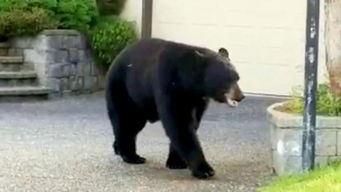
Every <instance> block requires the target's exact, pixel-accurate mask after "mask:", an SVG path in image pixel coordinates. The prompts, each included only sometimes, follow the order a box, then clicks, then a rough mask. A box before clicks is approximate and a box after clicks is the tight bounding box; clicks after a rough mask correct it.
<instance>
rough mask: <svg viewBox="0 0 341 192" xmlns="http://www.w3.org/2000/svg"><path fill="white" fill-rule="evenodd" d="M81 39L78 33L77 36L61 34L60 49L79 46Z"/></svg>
mask: <svg viewBox="0 0 341 192" xmlns="http://www.w3.org/2000/svg"><path fill="white" fill-rule="evenodd" d="M81 41H82V39H81V37H80V35H77V36H73V35H72V36H70V35H67V36H63V37H62V46H61V48H62V49H70V48H80V47H81V44H82V42H81Z"/></svg>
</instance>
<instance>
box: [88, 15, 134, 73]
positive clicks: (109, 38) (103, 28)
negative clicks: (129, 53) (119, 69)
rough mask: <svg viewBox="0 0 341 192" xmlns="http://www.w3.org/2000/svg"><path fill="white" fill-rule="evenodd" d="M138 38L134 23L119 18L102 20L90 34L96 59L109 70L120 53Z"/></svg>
mask: <svg viewBox="0 0 341 192" xmlns="http://www.w3.org/2000/svg"><path fill="white" fill-rule="evenodd" d="M136 38H137V37H136V33H135V30H134V27H133V25H132V23H130V22H127V21H124V20H122V19H119V18H117V17H105V18H101V19H100V22H99V23H98V25H97V26H95V27H94V28H93V29H92V30H91V32H90V41H91V44H92V48H93V50H94V53H95V56H96V59H97V61H98V63H99V64H101V65H102V66H103V67H105V68H108V67H109V65H110V64H111V62H112V61H113V59H114V58H115V57H116V56H117V55H118V54H119V52H120V51H121V50H122V49H124V48H125V47H126V46H127V45H128V44H130V43H132V42H134V41H135V40H136Z"/></svg>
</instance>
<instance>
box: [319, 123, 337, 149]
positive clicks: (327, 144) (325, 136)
mask: <svg viewBox="0 0 341 192" xmlns="http://www.w3.org/2000/svg"><path fill="white" fill-rule="evenodd" d="M336 154H337V152H336V130H326V129H323V130H317V131H316V155H320V156H327V155H329V156H335V155H336Z"/></svg>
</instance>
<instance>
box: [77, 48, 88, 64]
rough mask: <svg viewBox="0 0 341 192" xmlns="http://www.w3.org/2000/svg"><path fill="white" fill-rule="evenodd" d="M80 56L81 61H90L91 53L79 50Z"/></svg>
mask: <svg viewBox="0 0 341 192" xmlns="http://www.w3.org/2000/svg"><path fill="white" fill-rule="evenodd" d="M78 58H79V62H82V63H88V62H89V55H88V54H87V52H86V51H85V50H78Z"/></svg>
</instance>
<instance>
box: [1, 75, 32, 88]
mask: <svg viewBox="0 0 341 192" xmlns="http://www.w3.org/2000/svg"><path fill="white" fill-rule="evenodd" d="M35 85H38V79H37V74H36V73H35V72H34V71H27V72H0V87H13V86H19V87H22V86H35Z"/></svg>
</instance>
